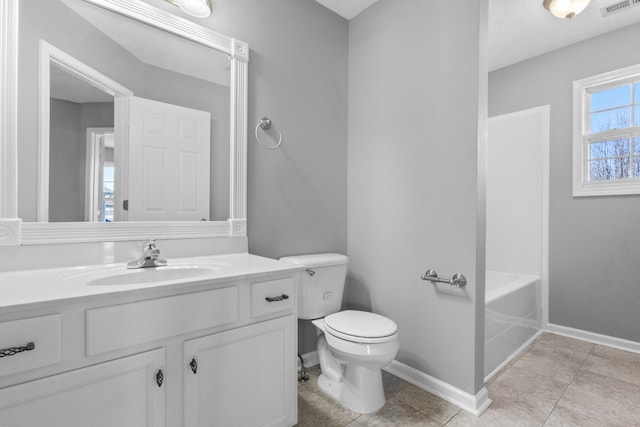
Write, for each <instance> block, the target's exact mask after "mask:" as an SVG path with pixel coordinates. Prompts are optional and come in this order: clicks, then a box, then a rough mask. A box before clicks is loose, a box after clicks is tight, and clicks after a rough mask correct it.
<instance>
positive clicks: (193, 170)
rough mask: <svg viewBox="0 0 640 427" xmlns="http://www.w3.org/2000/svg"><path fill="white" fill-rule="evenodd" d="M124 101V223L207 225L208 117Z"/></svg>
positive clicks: (162, 105)
mask: <svg viewBox="0 0 640 427" xmlns="http://www.w3.org/2000/svg"><path fill="white" fill-rule="evenodd" d="M128 102H129V104H128V108H127V110H128V112H129V120H128V121H129V122H128V126H127V130H128V135H127V138H128V145H129V151H128V163H129V173H128V174H127V179H126V181H127V182H125V183H124V188H123V191H126V192H128V195H126V196H125V197H126V198H127V199H128V203H127V209H126V210H127V212H126V213H127V219H128V220H129V221H166V220H169V219H172V220H179V221H208V220H209V196H210V194H209V176H210V163H209V157H210V149H211V146H210V145H211V144H210V140H211V137H210V134H211V113H209V112H207V111H200V110H196V109H193V108H185V107H181V106H178V105H173V104H168V103H165V102H159V101H154V100H150V99H145V98H140V97H137V96H131V97H128ZM117 209H119V206H116V210H117Z"/></svg>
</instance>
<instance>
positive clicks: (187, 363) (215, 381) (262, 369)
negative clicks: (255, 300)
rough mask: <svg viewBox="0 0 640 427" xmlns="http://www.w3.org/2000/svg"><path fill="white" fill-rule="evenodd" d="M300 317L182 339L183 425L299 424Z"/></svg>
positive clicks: (242, 426) (226, 426)
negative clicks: (297, 341)
mask: <svg viewBox="0 0 640 427" xmlns="http://www.w3.org/2000/svg"><path fill="white" fill-rule="evenodd" d="M296 322H297V320H296V316H294V315H289V316H285V317H280V318H277V319H274V320H268V321H266V322H260V323H256V324H253V325H250V326H246V327H244V328H239V329H234V330H232V331H227V332H222V333H219V334H213V335H209V336H206V337H203V338H197V339H194V340H190V341H187V342H185V343H184V367H185V374H184V405H185V407H184V426H185V427H196V426H198V427H205V426H225V427H232V426H237V427H245V426H283V425H292V424H295V423H296V404H297V388H296V370H295V368H293V369H292V367H295V366H296V360H295V358H296V351H295V348H294V347H293V345H294V341H295V340H294V334H295V328H296Z"/></svg>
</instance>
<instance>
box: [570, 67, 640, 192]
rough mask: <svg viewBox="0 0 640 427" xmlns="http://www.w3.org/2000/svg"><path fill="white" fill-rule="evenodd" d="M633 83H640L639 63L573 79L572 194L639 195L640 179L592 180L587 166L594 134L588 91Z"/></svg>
mask: <svg viewBox="0 0 640 427" xmlns="http://www.w3.org/2000/svg"><path fill="white" fill-rule="evenodd" d="M632 82H640V64H638V65H633V66H631V67H625V68H621V69H619V70H614V71H610V72H607V73H603V74H598V75H597V76H592V77H587V78H585V79H581V80H576V81H574V82H573V197H585V196H614V195H626V194H640V178H639V179H632V178H629V179H620V180H612V181H589V168H588V149H587V147H588V145H589V140H590V139H592V138H589V137H590V136H591V137H592V136H593V135H589V134H588V129H589V120H588V116H589V111H588V106H589V102H588V101H589V92H593V91H594V89H595V90H605V89H608V88H614V87H617V86H622V85H624V84H628V83H632ZM632 110H633V107H632ZM631 120H633V115H631ZM631 124H633V121H631ZM634 129H635V130H636V131H638V132H640V127H633V126H631V127H630V128H625V129H620V130H619V131H611V132H607V135H606V136H607V137H609V138H615V137H616V136H617V135H618V134H625V135H628V134H629V133H633V132H634ZM602 135H603V136H604V135H605V134H604V133H603V134H602ZM636 136H640V133H636Z"/></svg>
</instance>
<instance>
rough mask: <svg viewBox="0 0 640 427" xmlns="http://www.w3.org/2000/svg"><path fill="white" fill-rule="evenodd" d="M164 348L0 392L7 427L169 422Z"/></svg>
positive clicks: (0, 414) (0, 416) (1, 418)
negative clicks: (159, 378)
mask: <svg viewBox="0 0 640 427" xmlns="http://www.w3.org/2000/svg"><path fill="white" fill-rule="evenodd" d="M164 361H165V354H164V349H159V350H154V351H150V352H147V353H141V354H137V355H134V356H129V357H125V358H122V359H117V360H114V361H110V362H106V363H101V364H99V365H94V366H90V367H87V368H82V369H78V370H75V371H71V372H66V373H64V374H59V375H55V376H52V377H48V378H44V379H41V380H36V381H32V382H28V383H24V384H20V385H16V386H12V387H8V388H5V389H2V390H0V425H2V426H3V427H74V426H78V427H80V426H82V427H114V426H118V427H128V426H131V427H140V426H149V427H151V426H153V427H156V426H164V425H165V423H164V420H165V389H166V385H164V383H162V385H161V386H158V384H157V382H156V375H157V373H158V371H160V370H161V369H162V370H163V369H164V368H163V366H164Z"/></svg>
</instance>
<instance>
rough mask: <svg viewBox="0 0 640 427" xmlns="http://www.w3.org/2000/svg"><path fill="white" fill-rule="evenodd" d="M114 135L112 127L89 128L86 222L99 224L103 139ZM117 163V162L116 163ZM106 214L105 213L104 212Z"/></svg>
mask: <svg viewBox="0 0 640 427" xmlns="http://www.w3.org/2000/svg"><path fill="white" fill-rule="evenodd" d="M111 134H114V128H112V127H89V128H87V155H86V162H85V165H86V166H85V181H84V220H85V221H87V222H99V221H98V219H97V218H96V216H95V214H96V205H97V204H98V201H99V200H100V199H101V194H102V190H101V185H100V184H101V182H100V181H101V180H100V176H101V174H100V170H99V168H98V167H96V165H98V164H99V159H100V155H101V154H104V148H105V147H104V144H103V141H102V137H103V136H105V135H111ZM114 163H115V161H114ZM103 214H104V212H103Z"/></svg>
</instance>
